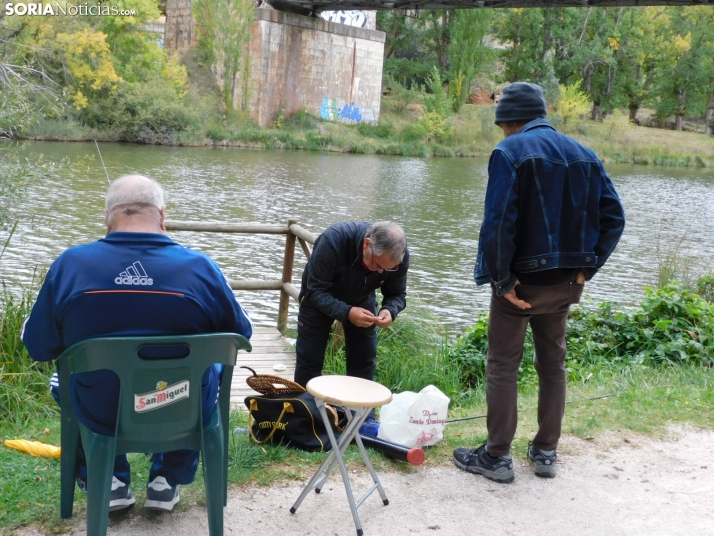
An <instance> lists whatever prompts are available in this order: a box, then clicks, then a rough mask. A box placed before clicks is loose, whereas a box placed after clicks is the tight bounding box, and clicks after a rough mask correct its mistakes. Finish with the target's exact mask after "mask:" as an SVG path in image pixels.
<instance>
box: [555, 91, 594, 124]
mask: <svg viewBox="0 0 714 536" xmlns="http://www.w3.org/2000/svg"><path fill="white" fill-rule="evenodd" d="M555 109H556V111H557V113H558V114H560V115H561V116H562V117H563V123H567V122H568V119H574V118H576V117H579V116H581V115H583V114H585V113H587V112H588V110H589V109H590V99H589V98H588V96H587V95H586V94H585V92H584V91H583V90H582V81H578V82H577V83H575V84H572V85H569V86H560V99H559V100H558V102H557V103H556V104H555Z"/></svg>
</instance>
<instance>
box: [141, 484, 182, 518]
mask: <svg viewBox="0 0 714 536" xmlns="http://www.w3.org/2000/svg"><path fill="white" fill-rule="evenodd" d="M177 502H179V491H178V486H170V485H169V483H168V482H166V479H165V478H164V477H163V476H157V477H156V478H155V479H154V480H152V481H151V482H149V484H148V485H147V486H146V502H145V503H144V508H149V509H150V510H159V511H161V512H170V511H171V510H173V509H174V505H175V504H176V503H177Z"/></svg>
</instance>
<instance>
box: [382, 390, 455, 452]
mask: <svg viewBox="0 0 714 536" xmlns="http://www.w3.org/2000/svg"><path fill="white" fill-rule="evenodd" d="M449 402H450V400H449V397H448V396H446V395H445V394H444V393H442V392H441V391H440V390H439V389H438V387H435V386H434V385H427V386H426V387H424V389H422V390H421V391H419V392H418V393H415V392H413V391H405V392H403V393H397V394H395V395H394V396H393V397H392V401H391V402H390V403H389V404H387V405H386V406H382V409H381V410H380V412H379V432H378V433H377V437H378V438H379V439H383V440H385V441H391V442H392V443H397V444H399V445H404V446H405V447H428V446H430V445H433V444H435V443H436V442H438V441H439V440H441V439H443V437H444V434H443V431H444V424H445V422H446V412H447V410H448V409H449Z"/></svg>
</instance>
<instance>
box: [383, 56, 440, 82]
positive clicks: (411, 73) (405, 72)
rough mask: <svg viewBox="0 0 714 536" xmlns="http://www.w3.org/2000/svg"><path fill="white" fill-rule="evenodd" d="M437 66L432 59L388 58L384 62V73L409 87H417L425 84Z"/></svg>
mask: <svg viewBox="0 0 714 536" xmlns="http://www.w3.org/2000/svg"><path fill="white" fill-rule="evenodd" d="M435 68H437V64H436V62H434V61H428V60H426V61H424V60H416V59H407V58H389V59H388V60H386V61H385V62H384V74H385V76H388V77H391V78H392V79H393V80H396V81H397V82H399V83H400V84H401V85H402V86H404V87H406V88H409V89H417V88H419V87H422V86H425V85H426V84H427V79H428V78H430V77H431V76H432V73H433V72H434V71H433V70H434V69H435Z"/></svg>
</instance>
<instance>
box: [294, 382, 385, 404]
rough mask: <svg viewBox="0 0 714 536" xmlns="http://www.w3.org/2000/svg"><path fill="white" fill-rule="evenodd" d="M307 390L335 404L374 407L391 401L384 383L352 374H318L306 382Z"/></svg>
mask: <svg viewBox="0 0 714 536" xmlns="http://www.w3.org/2000/svg"><path fill="white" fill-rule="evenodd" d="M306 388H307V392H308V393H310V394H311V395H312V396H314V397H316V398H319V399H321V400H324V401H325V402H327V403H328V404H332V405H335V406H348V407H352V408H376V407H379V406H383V405H384V404H388V403H389V402H391V401H392V392H391V391H390V390H389V389H387V388H386V387H385V386H384V385H381V384H379V383H377V382H373V381H370V380H365V379H363V378H355V377H353V376H318V377H317V378H313V379H312V380H310V381H309V382H307V386H306Z"/></svg>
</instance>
